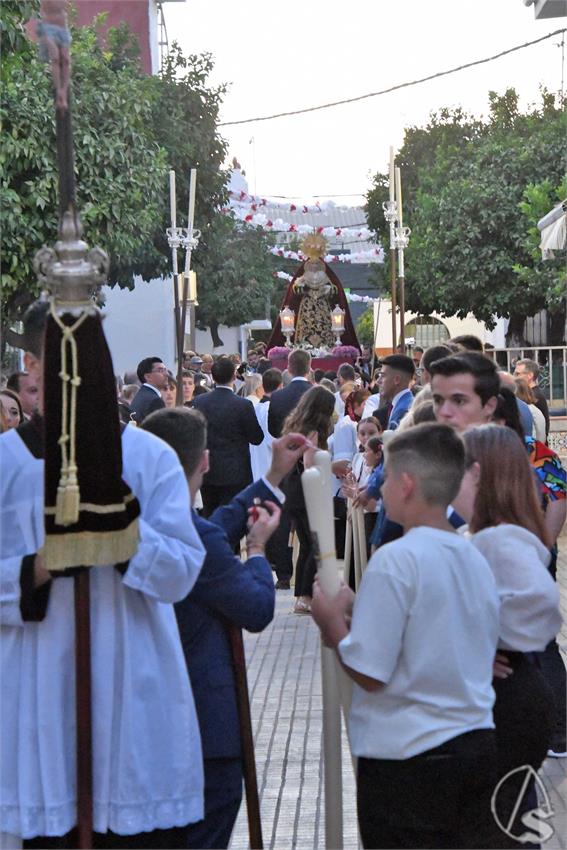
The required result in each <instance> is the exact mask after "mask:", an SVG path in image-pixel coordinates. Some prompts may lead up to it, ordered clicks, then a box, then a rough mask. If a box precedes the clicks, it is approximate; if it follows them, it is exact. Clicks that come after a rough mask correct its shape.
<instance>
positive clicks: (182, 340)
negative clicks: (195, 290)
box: [175, 272, 189, 405]
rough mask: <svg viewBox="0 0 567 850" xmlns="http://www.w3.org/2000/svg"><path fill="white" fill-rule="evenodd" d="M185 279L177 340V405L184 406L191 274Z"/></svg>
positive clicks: (187, 273) (185, 275)
mask: <svg viewBox="0 0 567 850" xmlns="http://www.w3.org/2000/svg"><path fill="white" fill-rule="evenodd" d="M182 277H183V300H182V303H181V316H180V319H179V334H178V340H177V351H178V354H177V395H176V398H175V402H176V404H177V405H181V404H183V349H184V348H185V322H186V321H187V299H188V298H189V272H186V273H185V274H184V275H182Z"/></svg>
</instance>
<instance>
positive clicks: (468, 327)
mask: <svg viewBox="0 0 567 850" xmlns="http://www.w3.org/2000/svg"><path fill="white" fill-rule="evenodd" d="M430 315H431V316H432V317H433V318H434V319H438V320H439V321H440V322H443V324H444V325H445V327H446V328H447V330H448V331H449V334H450V335H451V337H454V336H461V335H462V334H473V335H474V336H477V337H478V338H479V339H480V340H482V342H483V343H486V342H488V343H490V345H493V346H494V347H495V348H504V347H505V345H506V331H507V330H508V319H501V318H498V319H496V327H495V328H494V330H492V331H489V330H488V329H487V327H486V325H485V324H484V323H483V322H479V321H478V320H477V319H475V317H474V316H473V314H472V313H469V314H468V316H467V317H466V318H465V319H458V318H457V317H456V316H449V317H446V316H441V315H439V313H430ZM415 318H417V313H412V312H411V311H407V312H406V314H405V323H406V325H408V324H409V323H410V322H411V321H413V319H415ZM377 320H378V336H377V343H376V345H377V347H378V348H391V347H392V309H391V301H390V300H389V299H385V298H384V299H382V300H381V302H380V304H378V303H375V304H374V328H376V321H377ZM397 328H398V336H399V333H400V317H399V314H398V322H397ZM396 344H397V343H396Z"/></svg>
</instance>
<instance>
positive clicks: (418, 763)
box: [357, 729, 496, 850]
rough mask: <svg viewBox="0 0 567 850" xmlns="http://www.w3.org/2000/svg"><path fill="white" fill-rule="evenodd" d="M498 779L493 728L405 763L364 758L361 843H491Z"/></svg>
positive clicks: (361, 767)
mask: <svg viewBox="0 0 567 850" xmlns="http://www.w3.org/2000/svg"><path fill="white" fill-rule="evenodd" d="M495 779H496V742H495V736H494V732H493V731H492V730H489V729H486V730H485V729H482V730H477V731H474V732H467V733H466V734H464V735H459V736H458V737H456V738H452V739H451V740H450V741H446V742H445V743H444V744H441V746H439V747H435V748H434V749H431V750H427V751H426V752H424V753H421V754H420V755H417V756H414V757H413V758H410V759H404V760H402V761H394V760H390V759H366V758H359V760H358V777H357V807H358V823H359V827H360V835H361V838H362V844H363V846H364V847H365V848H388V850H391V848H397V847H404V848H414V849H415V848H421V847H428V848H437V850H441V848H475V849H476V850H481V849H482V848H488V847H491V846H493V845H492V844H491V841H492V834H493V830H492V826H491V819H492V814H491V811H490V798H491V795H492V791H493V789H494V786H495Z"/></svg>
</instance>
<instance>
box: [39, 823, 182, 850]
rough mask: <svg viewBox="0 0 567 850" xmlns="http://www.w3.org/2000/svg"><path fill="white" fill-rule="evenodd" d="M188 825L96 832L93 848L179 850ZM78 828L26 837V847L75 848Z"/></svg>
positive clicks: (104, 849)
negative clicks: (132, 831) (132, 832)
mask: <svg viewBox="0 0 567 850" xmlns="http://www.w3.org/2000/svg"><path fill="white" fill-rule="evenodd" d="M186 835H187V827H185V826H181V827H172V828H171V829H154V830H152V831H151V832H138V833H136V835H117V834H116V833H115V832H110V831H109V832H104V833H101V832H94V833H93V848H95V850H99V848H100V850H114V848H117V849H118V848H127V850H137V848H140V850H142V848H143V850H145V848H153V850H177V848H184V847H185V846H186V843H185V841H186ZM78 841H79V839H78V837H77V828H76V827H75V828H74V829H72V830H71V832H68V833H67V834H66V835H58V836H45V835H43V836H42V835H39V836H38V837H37V838H27V839H24V842H23V846H24V847H34V848H37V850H59V848H61V850H75V848H76V847H78V846H79V844H78Z"/></svg>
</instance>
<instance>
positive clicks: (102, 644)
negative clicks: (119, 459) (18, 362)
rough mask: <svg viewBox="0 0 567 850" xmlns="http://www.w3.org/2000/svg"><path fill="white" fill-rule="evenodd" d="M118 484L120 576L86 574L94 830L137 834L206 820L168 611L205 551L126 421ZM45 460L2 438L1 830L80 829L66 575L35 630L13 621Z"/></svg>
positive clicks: (174, 478) (36, 527)
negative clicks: (131, 538) (135, 537)
mask: <svg viewBox="0 0 567 850" xmlns="http://www.w3.org/2000/svg"><path fill="white" fill-rule="evenodd" d="M122 451H123V477H124V480H125V481H126V482H127V483H128V485H129V486H130V487H131V489H132V491H133V492H134V494H135V495H136V497H137V498H138V500H139V502H140V507H141V517H140V532H141V541H140V545H139V547H138V551H137V552H136V554H135V555H134V556H133V557H132V558H131V560H130V563H129V566H128V569H127V571H126V573H125V575H124V576H122V575H120V573H119V572H117V570H115V569H114V568H113V567H112V566H109V567H95V568H93V569H91V572H90V587H91V656H92V694H93V700H92V705H93V712H92V713H93V781H94V829H95V831H97V832H105V831H107V830H108V829H111V830H113V831H114V832H117V833H120V834H133V833H137V832H142V831H148V830H152V829H157V828H161V829H166V828H169V827H172V826H183V825H185V824H187V823H190V822H194V821H197V820H200V819H201V818H202V816H203V772H202V757H201V741H200V735H199V728H198V723H197V717H196V713H195V706H194V703H193V695H192V691H191V686H190V683H189V678H188V674H187V669H186V665H185V660H184V657H183V652H182V649H181V645H180V640H179V634H178V630H177V623H176V619H175V614H174V610H173V606H172V605H171V604H169V603H172V602H175V601H177V600H180V599H183V598H184V597H185V596H186V595H187V594H188V593H189V591H190V590H191V588H192V587H193V584H194V583H195V580H196V578H197V576H198V573H199V570H200V568H201V565H202V562H203V558H204V555H205V551H204V548H203V545H202V543H201V541H200V539H199V537H198V535H197V532H196V531H195V528H194V526H193V522H192V519H191V512H190V507H189V491H188V488H187V483H186V480H185V476H184V475H183V472H182V470H181V466H180V464H179V461H178V460H177V456H176V455H175V453H174V452H173V451H172V450H171V449H170V448H169V446H167V445H166V444H165V443H163V442H162V441H161V440H159V439H158V438H157V437H155V436H153V435H152V434H149V433H147V432H145V431H141V430H140V429H137V428H135V427H133V426H128V427H127V428H126V429H125V430H124V432H123V436H122ZM43 466H44V464H43V460H37V459H36V458H34V457H33V456H32V455H31V453H30V452H29V450H28V449H27V447H26V446H25V445H24V443H23V442H22V440H21V438H20V437H19V435H18V434H17V433H16V431H15V430H14V431H10V432H8V433H6V434H3V435H2V436H1V437H0V468H1V469H2V482H1V484H2V498H1V508H0V510H1V515H0V522H1V525H0V532H1V539H0V555H1V560H0V615H1V648H0V664H1V666H0V674H1V683H0V685H1V688H0V692H1V696H0V699H1V702H0V710H1V714H0V722H1V729H0V831H3V832H9V833H14V834H15V835H21V836H23V837H24V838H32V837H34V836H36V835H62V834H64V833H66V832H68V831H69V830H70V829H72V827H73V826H74V825H75V823H76V789H75V672H74V631H75V628H74V614H73V610H74V603H73V579H72V578H65V577H64V578H57V579H55V580H54V581H53V582H52V583H51V589H50V598H49V603H48V608H47V614H46V616H45V619H44V620H43V621H42V622H23V621H22V618H21V613H20V569H21V561H22V557H23V556H25V555H29V554H33V553H35V552H38V551H39V550H40V549H41V546H42V544H43V540H44V528H43Z"/></svg>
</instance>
